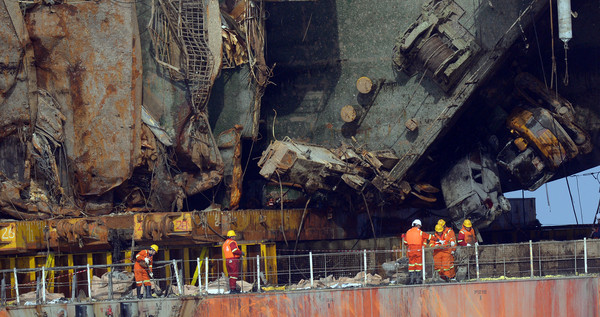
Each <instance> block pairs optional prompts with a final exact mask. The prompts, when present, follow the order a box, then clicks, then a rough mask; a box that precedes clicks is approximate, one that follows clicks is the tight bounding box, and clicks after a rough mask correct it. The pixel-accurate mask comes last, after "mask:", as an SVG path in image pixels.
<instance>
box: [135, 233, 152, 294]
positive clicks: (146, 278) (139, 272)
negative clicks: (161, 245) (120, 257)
mask: <svg viewBox="0 0 600 317" xmlns="http://www.w3.org/2000/svg"><path fill="white" fill-rule="evenodd" d="M156 252H158V246H157V245H156V244H153V245H151V246H150V250H142V251H140V252H138V254H137V255H136V256H135V264H134V265H133V274H134V276H135V288H136V290H137V297H138V298H139V299H141V298H142V284H143V285H144V294H145V295H146V296H145V297H146V298H150V297H152V296H151V295H150V294H152V284H151V283H150V278H154V273H152V257H153V256H154V255H155V254H156Z"/></svg>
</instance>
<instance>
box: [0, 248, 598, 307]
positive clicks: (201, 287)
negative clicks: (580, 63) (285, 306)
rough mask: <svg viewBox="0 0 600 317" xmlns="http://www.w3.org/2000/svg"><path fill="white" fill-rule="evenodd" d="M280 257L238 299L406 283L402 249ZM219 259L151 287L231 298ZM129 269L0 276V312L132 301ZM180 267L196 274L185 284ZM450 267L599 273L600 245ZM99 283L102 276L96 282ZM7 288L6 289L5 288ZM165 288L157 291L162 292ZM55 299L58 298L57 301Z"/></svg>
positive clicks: (165, 265) (170, 274) (426, 259)
mask: <svg viewBox="0 0 600 317" xmlns="http://www.w3.org/2000/svg"><path fill="white" fill-rule="evenodd" d="M433 250H434V249H433V248H424V249H423V251H422V252H423V257H422V258H423V263H422V264H423V271H422V272H421V277H422V280H423V283H439V282H442V280H441V279H439V278H438V273H437V272H436V271H435V270H434V267H435V263H434V261H433ZM292 251H293V250H280V253H286V252H288V253H290V254H287V255H286V254H281V255H278V256H273V257H268V256H260V255H256V256H252V257H243V258H242V259H241V261H240V262H241V270H240V278H239V280H238V287H239V288H241V290H242V292H249V291H254V292H262V291H268V290H297V289H311V288H343V287H365V286H379V285H394V284H396V285H398V284H406V283H407V281H408V274H407V273H408V272H407V268H408V259H407V258H406V252H405V250H338V251H337V252H332V251H325V250H322V251H319V250H312V251H308V250H305V251H306V253H302V254H295V253H297V252H305V251H298V250H296V251H293V252H292ZM224 261H225V260H224V259H209V258H204V259H201V258H196V259H192V260H189V261H183V260H169V261H155V262H154V272H155V274H156V275H159V276H160V278H156V279H153V288H154V289H155V292H156V293H162V294H161V296H173V295H178V296H181V295H183V296H187V295H198V294H223V293H227V292H228V291H229V283H228V279H227V276H226V272H225V263H224ZM132 266H133V264H132V263H123V264H103V265H79V266H62V267H40V268H26V269H18V268H12V269H4V270H0V277H1V285H0V289H1V300H2V305H6V304H7V303H8V304H16V305H21V304H45V303H49V302H50V303H51V302H52V299H50V298H49V297H48V296H49V295H54V293H50V291H52V290H55V289H59V290H70V292H71V294H70V295H71V297H70V299H62V301H66V302H69V301H71V302H76V301H94V300H114V299H127V298H132V299H133V298H135V295H137V294H135V290H134V288H133V287H132V286H133V284H132V283H133V273H131V272H126V270H131V267H132ZM184 267H185V268H186V270H187V271H188V272H190V273H191V272H195V273H194V274H193V275H192V274H188V276H185V277H184ZM454 267H455V269H456V276H457V277H458V280H459V281H460V282H470V281H478V280H487V279H506V278H540V277H553V276H557V275H560V276H573V275H580V274H591V273H600V240H587V239H583V240H573V241H561V242H556V241H551V242H536V243H532V242H529V243H517V244H499V245H477V244H476V245H474V246H471V247H458V248H457V250H456V253H455V259H454ZM100 276H101V277H100ZM9 281H10V282H9ZM159 285H160V286H162V287H165V286H166V288H165V289H164V290H160V292H159V288H160V286H159ZM54 300H56V299H54Z"/></svg>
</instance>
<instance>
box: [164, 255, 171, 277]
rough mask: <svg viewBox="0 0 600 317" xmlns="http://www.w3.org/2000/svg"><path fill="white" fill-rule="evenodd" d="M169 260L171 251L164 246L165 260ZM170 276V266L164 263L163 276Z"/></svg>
mask: <svg viewBox="0 0 600 317" xmlns="http://www.w3.org/2000/svg"><path fill="white" fill-rule="evenodd" d="M170 260H171V253H170V252H169V249H167V248H165V261H170ZM170 277H171V266H170V265H168V264H167V265H166V266H165V278H167V279H168V278H170Z"/></svg>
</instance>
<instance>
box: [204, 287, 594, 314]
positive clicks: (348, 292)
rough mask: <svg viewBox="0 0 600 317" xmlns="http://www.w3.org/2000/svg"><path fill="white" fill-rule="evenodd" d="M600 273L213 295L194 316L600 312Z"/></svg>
mask: <svg viewBox="0 0 600 317" xmlns="http://www.w3.org/2000/svg"><path fill="white" fill-rule="evenodd" d="M598 286H599V278H598V277H589V278H565V279H552V280H528V281H503V282H491V283H468V284H446V285H440V284H434V285H426V286H391V287H378V288H359V289H344V290H312V291H296V292H281V293H269V294H256V293H252V294H243V295H238V296H228V295H225V296H220V295H219V296H211V297H208V298H206V300H203V301H201V302H200V303H199V304H198V306H197V309H196V312H195V316H205V315H208V314H211V315H217V316H219V315H220V316H227V315H231V314H234V315H236V316H258V315H261V316H265V315H266V316H456V315H461V316H492V317H495V316H544V317H547V316H598V314H599V306H598V304H599V298H600V296H599V288H598Z"/></svg>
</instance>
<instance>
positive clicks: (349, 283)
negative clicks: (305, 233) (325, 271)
mask: <svg viewBox="0 0 600 317" xmlns="http://www.w3.org/2000/svg"><path fill="white" fill-rule="evenodd" d="M366 280H367V282H366V285H367V286H380V285H387V284H390V279H389V278H386V279H383V278H382V277H381V276H380V275H379V274H371V273H367V278H366ZM361 286H365V272H359V273H358V274H356V276H354V277H347V276H342V277H339V278H336V277H334V276H333V275H329V276H327V277H324V278H320V279H318V280H314V281H313V286H312V287H311V286H310V280H300V282H298V284H292V285H290V286H289V287H287V290H303V289H311V288H349V287H361Z"/></svg>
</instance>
